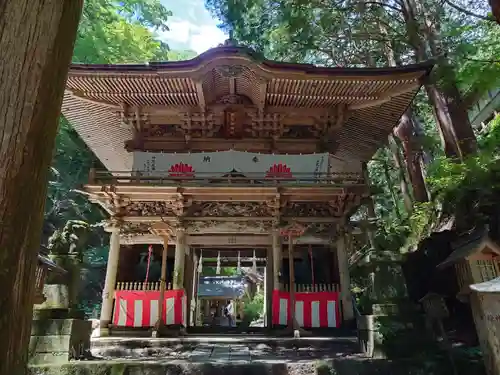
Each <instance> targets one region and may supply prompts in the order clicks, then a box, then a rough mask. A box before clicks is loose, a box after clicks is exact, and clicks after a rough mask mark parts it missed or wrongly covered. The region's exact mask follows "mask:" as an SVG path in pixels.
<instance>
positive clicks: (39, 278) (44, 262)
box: [34, 254, 66, 305]
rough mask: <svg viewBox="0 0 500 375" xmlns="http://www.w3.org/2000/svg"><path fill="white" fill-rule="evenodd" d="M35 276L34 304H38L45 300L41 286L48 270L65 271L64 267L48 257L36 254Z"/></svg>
mask: <svg viewBox="0 0 500 375" xmlns="http://www.w3.org/2000/svg"><path fill="white" fill-rule="evenodd" d="M35 272H36V274H35V275H36V276H35V302H34V304H35V305H40V304H42V303H44V302H45V295H44V294H43V287H44V285H45V280H46V278H47V273H48V272H57V273H66V271H65V270H64V269H62V268H61V267H59V266H58V265H57V264H55V263H54V262H53V261H51V260H50V259H49V258H47V257H45V256H43V255H40V254H38V261H37V266H36V271H35Z"/></svg>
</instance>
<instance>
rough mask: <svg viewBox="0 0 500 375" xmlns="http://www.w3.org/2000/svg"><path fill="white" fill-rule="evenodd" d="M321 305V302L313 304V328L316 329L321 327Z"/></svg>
mask: <svg viewBox="0 0 500 375" xmlns="http://www.w3.org/2000/svg"><path fill="white" fill-rule="evenodd" d="M319 304H320V302H319V301H313V302H311V326H312V327H314V328H317V327H320V326H321V322H320V319H319Z"/></svg>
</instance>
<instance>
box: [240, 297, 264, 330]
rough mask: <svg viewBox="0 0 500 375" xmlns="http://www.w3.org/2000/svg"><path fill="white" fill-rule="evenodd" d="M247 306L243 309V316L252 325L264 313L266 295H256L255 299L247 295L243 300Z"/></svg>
mask: <svg viewBox="0 0 500 375" xmlns="http://www.w3.org/2000/svg"><path fill="white" fill-rule="evenodd" d="M243 301H244V303H245V306H244V308H243V314H244V317H245V321H246V322H248V323H251V322H253V321H255V320H257V319H259V318H260V317H261V316H262V313H263V312H264V293H263V292H259V293H255V295H254V296H253V298H251V297H250V295H248V294H246V295H245V297H244V298H243Z"/></svg>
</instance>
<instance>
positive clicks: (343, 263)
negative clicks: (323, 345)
mask: <svg viewBox="0 0 500 375" xmlns="http://www.w3.org/2000/svg"><path fill="white" fill-rule="evenodd" d="M336 252H337V264H338V267H339V279H340V298H341V300H342V315H343V318H344V321H349V320H352V319H354V310H353V306H352V297H351V279H350V277H349V260H348V259H347V248H346V239H345V233H344V228H341V229H340V233H339V234H338V237H337V249H336Z"/></svg>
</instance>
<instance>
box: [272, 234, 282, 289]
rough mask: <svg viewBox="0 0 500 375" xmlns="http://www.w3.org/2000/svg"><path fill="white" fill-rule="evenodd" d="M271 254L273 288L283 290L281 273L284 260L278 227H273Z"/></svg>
mask: <svg viewBox="0 0 500 375" xmlns="http://www.w3.org/2000/svg"><path fill="white" fill-rule="evenodd" d="M271 250H272V251H271V253H272V254H271V255H272V258H271V259H272V270H273V273H272V279H271V280H272V282H273V289H274V290H281V285H280V279H279V274H280V268H281V261H282V252H281V241H280V236H279V232H278V230H277V229H273V231H272V249H271Z"/></svg>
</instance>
